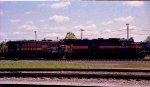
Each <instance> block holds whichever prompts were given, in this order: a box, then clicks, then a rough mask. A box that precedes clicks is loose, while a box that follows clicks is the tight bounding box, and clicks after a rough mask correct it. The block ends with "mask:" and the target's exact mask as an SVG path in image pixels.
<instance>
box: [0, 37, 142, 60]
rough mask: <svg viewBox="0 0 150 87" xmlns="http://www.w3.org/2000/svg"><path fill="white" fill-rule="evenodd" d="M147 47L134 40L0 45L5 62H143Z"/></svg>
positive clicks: (15, 42)
mask: <svg viewBox="0 0 150 87" xmlns="http://www.w3.org/2000/svg"><path fill="white" fill-rule="evenodd" d="M144 46H145V45H144V44H142V43H135V42H134V40H133V39H132V38H130V39H120V38H109V39H103V38H98V39H91V40H89V39H63V40H59V41H52V40H41V41H36V40H20V41H8V42H6V43H1V45H0V56H3V57H5V58H6V59H9V58H10V59H15V58H17V59H21V58H30V59H31V58H32V59H33V58H44V59H77V58H79V59H143V58H144V56H145V53H144V48H143V47H144Z"/></svg>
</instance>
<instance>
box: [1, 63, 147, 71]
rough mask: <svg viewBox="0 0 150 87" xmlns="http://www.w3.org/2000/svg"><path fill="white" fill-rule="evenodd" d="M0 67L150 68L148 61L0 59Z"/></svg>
mask: <svg viewBox="0 0 150 87" xmlns="http://www.w3.org/2000/svg"><path fill="white" fill-rule="evenodd" d="M0 68H141V69H142V68H150V62H147V63H130V64H117V65H113V64H112V65H111V64H108V65H107V64H105V65H94V64H86V63H74V62H73V63H72V62H66V61H35V62H34V61H32V62H31V61H0Z"/></svg>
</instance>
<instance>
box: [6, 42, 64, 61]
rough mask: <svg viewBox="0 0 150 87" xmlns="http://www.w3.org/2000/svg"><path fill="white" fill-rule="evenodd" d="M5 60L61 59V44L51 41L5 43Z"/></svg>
mask: <svg viewBox="0 0 150 87" xmlns="http://www.w3.org/2000/svg"><path fill="white" fill-rule="evenodd" d="M6 45H7V51H6V52H5V57H6V58H51V59H52V58H61V57H62V49H61V47H60V46H61V42H58V41H52V40H42V41H35V40H23V41H8V42H7V43H6Z"/></svg>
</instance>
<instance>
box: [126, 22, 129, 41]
mask: <svg viewBox="0 0 150 87" xmlns="http://www.w3.org/2000/svg"><path fill="white" fill-rule="evenodd" d="M126 25H127V39H129V24H126Z"/></svg>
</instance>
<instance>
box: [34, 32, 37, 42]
mask: <svg viewBox="0 0 150 87" xmlns="http://www.w3.org/2000/svg"><path fill="white" fill-rule="evenodd" d="M34 33H35V41H36V40H37V35H36V31H34Z"/></svg>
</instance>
